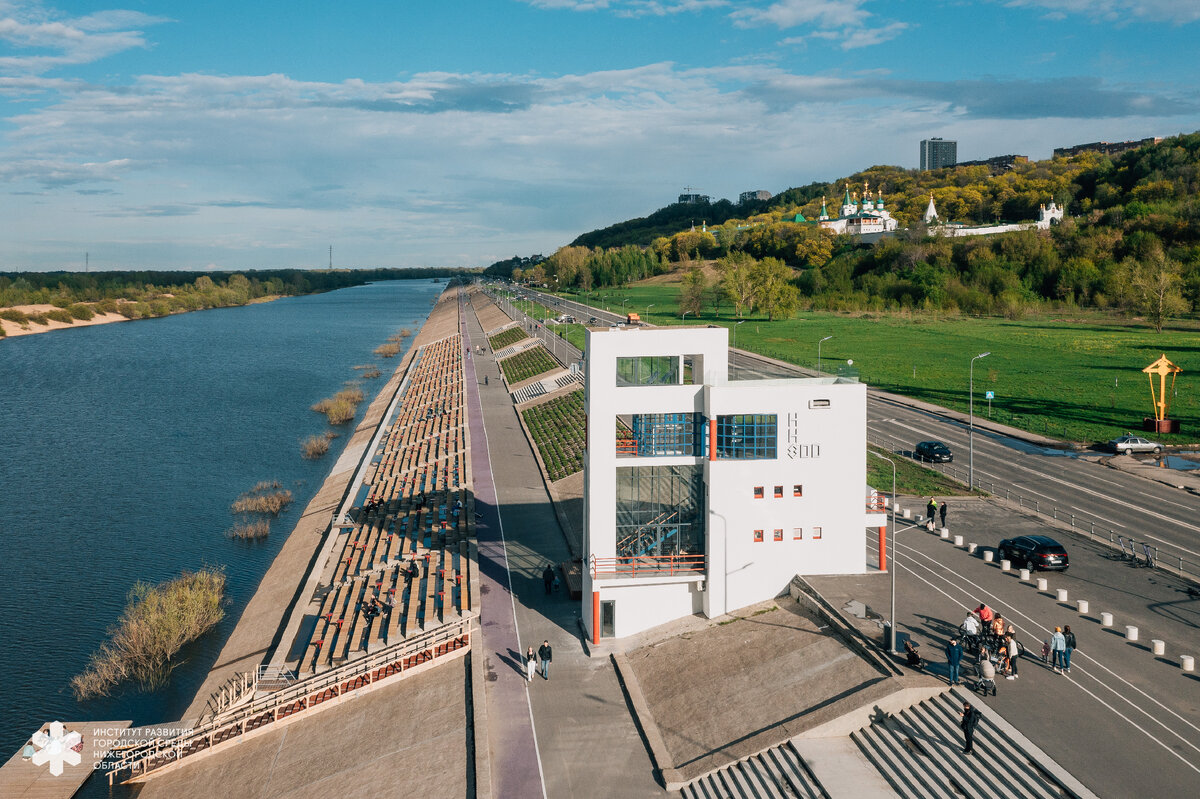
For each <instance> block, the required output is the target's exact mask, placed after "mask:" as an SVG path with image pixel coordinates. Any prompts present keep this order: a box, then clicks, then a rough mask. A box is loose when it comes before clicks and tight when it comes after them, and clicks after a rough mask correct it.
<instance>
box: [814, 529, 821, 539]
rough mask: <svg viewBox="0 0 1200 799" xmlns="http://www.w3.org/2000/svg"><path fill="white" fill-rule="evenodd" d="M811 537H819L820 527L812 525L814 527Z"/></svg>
mask: <svg viewBox="0 0 1200 799" xmlns="http://www.w3.org/2000/svg"><path fill="white" fill-rule="evenodd" d="M812 537H813V538H820V537H821V528H820V527H814V528H813V529H812Z"/></svg>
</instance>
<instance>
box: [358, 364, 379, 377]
mask: <svg viewBox="0 0 1200 799" xmlns="http://www.w3.org/2000/svg"><path fill="white" fill-rule="evenodd" d="M354 369H355V371H357V372H358V376H359V377H362V378H365V379H367V380H370V379H372V378H375V377H379V376H380V375H381V374H383V372H382V371H380V369H379V367H378V366H376V365H375V364H373V363H360V364H359V365H358V366H356V367H354Z"/></svg>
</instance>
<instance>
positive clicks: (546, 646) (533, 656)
mask: <svg viewBox="0 0 1200 799" xmlns="http://www.w3.org/2000/svg"><path fill="white" fill-rule="evenodd" d="M553 659H554V650H553V649H552V648H551V647H550V641H549V640H546V641H542V645H541V646H539V647H538V649H537V651H536V652H535V651H534V650H533V645H532V644H530V646H529V648H528V649H526V650H525V681H526V682H529V681H531V680H532V679H533V675H534V672H537V671H539V668H538V666H539V664H540V666H541V669H540V672H541V675H542V679H543V680H548V679H550V661H551V660H553Z"/></svg>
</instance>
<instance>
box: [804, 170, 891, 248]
mask: <svg viewBox="0 0 1200 799" xmlns="http://www.w3.org/2000/svg"><path fill="white" fill-rule="evenodd" d="M841 211H842V212H841V214H840V215H839V216H837V217H830V216H829V210H828V209H827V208H826V204H825V198H824V197H822V198H821V215H820V216H818V217H817V224H818V225H819V226H821V227H823V228H825V229H826V230H831V231H833V232H834V233H839V234H840V233H848V234H850V235H852V236H861V235H863V234H867V233H891V232H892V231H894V230H896V228H898V227H899V226H900V223H899V222H898V221H896V220H895V219H893V218H892V212H891V211H889V210H888V209H887V208H886V207H884V203H883V192H879V194H878V196H876V195H875V194H873V193H872V192H871V187H870V185H869V184H866V183H864V184H863V196H862V201H861V202H859V200H858V198H857V197H851V196H850V184H849V183H847V184H846V196H845V198H844V199H843V200H842V209H841Z"/></svg>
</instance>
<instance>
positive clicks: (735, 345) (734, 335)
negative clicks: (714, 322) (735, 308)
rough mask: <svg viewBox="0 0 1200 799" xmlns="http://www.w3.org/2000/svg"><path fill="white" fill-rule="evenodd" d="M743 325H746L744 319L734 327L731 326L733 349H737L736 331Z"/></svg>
mask: <svg viewBox="0 0 1200 799" xmlns="http://www.w3.org/2000/svg"><path fill="white" fill-rule="evenodd" d="M744 324H746V320H745V319H743V320H742V321H740V322H738V323H737V324H736V325H734V326H733V346H734V347H735V348H736V347H737V329H738V328H739V327H740V326H742V325H744Z"/></svg>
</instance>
